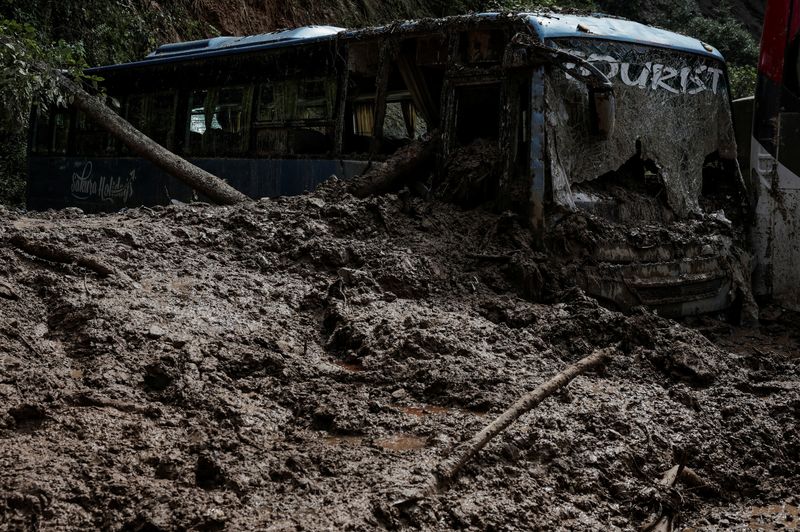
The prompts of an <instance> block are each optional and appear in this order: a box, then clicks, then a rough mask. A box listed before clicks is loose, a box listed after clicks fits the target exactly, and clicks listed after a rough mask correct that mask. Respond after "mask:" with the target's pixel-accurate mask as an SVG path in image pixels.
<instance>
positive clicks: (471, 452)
mask: <svg viewBox="0 0 800 532" xmlns="http://www.w3.org/2000/svg"><path fill="white" fill-rule="evenodd" d="M615 352H616V348H615V347H608V348H605V349H598V350H596V351H594V352H593V353H592V354H591V355H589V356H587V357H586V358H583V359H581V360H579V361H578V362H576V363H575V364H572V365H570V366H567V367H566V368H565V369H564V370H563V371H561V372H560V373H559V374H557V375H556V376H554V377H553V378H551V379H550V380H548V381H547V382H545V383H543V384H541V385H540V386H538V387H537V388H536V389H534V390H533V391H531V392H529V393H527V394H525V395H524V396H522V397H521V398H520V399H519V400H518V401H517V402H516V403H514V404H513V405H511V407H510V408H508V409H507V410H506V411H505V412H503V413H502V414H501V415H500V416H499V417H497V418H496V419H495V420H494V421H492V422H491V423H489V425H487V426H486V427H485V428H484V429H483V430H482V431H480V432H479V433H478V434H476V435H475V436H473V437H472V438H470V439H469V440H467V441H465V442H464V443H462V444H460V445H459V446H458V447H456V449H455V450H454V451H453V453H452V454H451V455H450V456H449V457H448V458H447V459H445V460H444V461H442V462H441V463H440V464H439V466H438V467H437V468H436V469H435V470H434V477H435V480H434V482H433V485H432V486H430V488H429V490H428V492H429V493H430V492H436V491H440V490H442V489H444V488H445V487H447V485H448V484H449V483H450V482H451V481H452V480H453V479H454V478H455V477H456V476H457V475H458V473H459V472H460V471H461V469H462V468H463V467H464V465H465V464H466V463H467V462H468V461H469V460H470V459H471V458H472V457H474V456H475V455H476V454H478V452H479V451H480V450H481V449H483V448H484V447H485V446H486V444H488V443H489V442H490V441H491V440H492V439H493V438H494V437H495V436H497V435H498V434H500V433H501V432H503V431H504V430H505V429H506V428H507V427H508V426H509V425H511V424H512V423H513V422H514V421H516V420H517V419H519V418H520V417H521V416H522V415H523V414H525V413H527V412H529V411H530V410H532V409H534V408H535V407H536V406H537V405H539V404H540V403H541V402H542V401H544V400H545V399H547V398H548V397H550V396H551V395H553V394H554V393H555V392H557V391H558V390H560V389H561V388H563V387H564V386H566V385H567V384H569V383H570V382H571V381H572V380H573V379H574V378H575V377H577V376H579V375H581V374H583V373H585V372H586V371H588V370H589V369H592V368H594V367H597V366H600V365H601V364H603V363H604V362H605V361H606V360H607V359H609V358H610V357H611V355H612V354H614V353H615Z"/></svg>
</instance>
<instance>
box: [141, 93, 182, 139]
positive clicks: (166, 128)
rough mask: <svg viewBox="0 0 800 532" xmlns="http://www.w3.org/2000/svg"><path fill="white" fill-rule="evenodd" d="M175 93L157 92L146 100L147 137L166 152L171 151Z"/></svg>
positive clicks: (173, 133) (173, 131)
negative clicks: (165, 149)
mask: <svg viewBox="0 0 800 532" xmlns="http://www.w3.org/2000/svg"><path fill="white" fill-rule="evenodd" d="M176 98H177V93H175V92H159V93H156V94H153V95H151V96H150V97H149V98H148V102H147V103H148V106H147V115H146V116H147V125H146V126H145V131H146V132H147V135H148V136H149V137H150V138H151V139H153V140H154V141H156V142H158V143H159V144H161V145H162V146H164V147H165V148H167V149H168V150H171V149H173V145H174V136H175V108H176Z"/></svg>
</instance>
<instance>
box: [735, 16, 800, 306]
mask: <svg viewBox="0 0 800 532" xmlns="http://www.w3.org/2000/svg"><path fill="white" fill-rule="evenodd" d="M747 107H750V109H747ZM739 108H740V109H741V110H742V112H741V115H740V116H741V120H740V121H742V122H744V123H745V124H746V125H748V126H749V125H750V123H751V122H750V121H749V120H748V118H749V117H751V116H752V131H751V132H750V131H748V133H751V134H752V137H751V138H749V139H747V138H745V139H742V140H741V144H748V145H749V147H750V149H749V150H748V152H747V153H746V154H745V157H744V158H745V160H746V162H747V168H748V170H749V171H748V172H745V174H746V177H747V178H748V189H749V192H750V196H751V202H752V203H753V205H754V218H753V224H752V228H751V241H752V247H753V253H754V255H755V263H756V268H755V271H754V273H753V286H754V292H755V293H756V295H758V296H761V297H764V298H769V299H772V300H774V301H776V302H778V303H780V304H782V305H784V306H787V307H789V308H793V309H794V310H800V149H798V148H800V2H798V1H797V0H769V1H768V2H767V6H766V13H765V19H764V31H763V34H762V39H761V54H760V59H759V65H758V82H757V85H756V94H755V99H754V101H753V100H752V99H750V100H749V101H747V100H745V101H742V102H740V103H739ZM737 110H738V109H737ZM750 113H752V114H750ZM738 115H739V114H738V113H737V118H738ZM747 136H750V135H747Z"/></svg>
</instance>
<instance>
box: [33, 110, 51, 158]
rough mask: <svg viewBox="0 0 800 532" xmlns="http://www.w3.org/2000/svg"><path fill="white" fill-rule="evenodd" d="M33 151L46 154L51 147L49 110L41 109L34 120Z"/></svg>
mask: <svg viewBox="0 0 800 532" xmlns="http://www.w3.org/2000/svg"><path fill="white" fill-rule="evenodd" d="M33 124H34V127H35V128H36V129H35V132H34V135H33V137H34V140H33V153H37V154H42V155H44V154H47V153H50V150H52V149H53V128H52V123H51V112H49V111H41V112H40V113H39V114H38V116H36V119H35V121H34V123H33Z"/></svg>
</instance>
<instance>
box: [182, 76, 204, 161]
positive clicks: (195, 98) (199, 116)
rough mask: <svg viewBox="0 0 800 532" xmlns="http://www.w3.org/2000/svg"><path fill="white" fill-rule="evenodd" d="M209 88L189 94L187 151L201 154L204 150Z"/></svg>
mask: <svg viewBox="0 0 800 532" xmlns="http://www.w3.org/2000/svg"><path fill="white" fill-rule="evenodd" d="M207 97H208V91H207V90H196V91H192V94H191V96H189V128H188V130H187V132H186V151H187V153H190V154H193V155H199V154H200V153H202V151H203V133H205V132H206V108H205V105H206V98H207Z"/></svg>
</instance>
